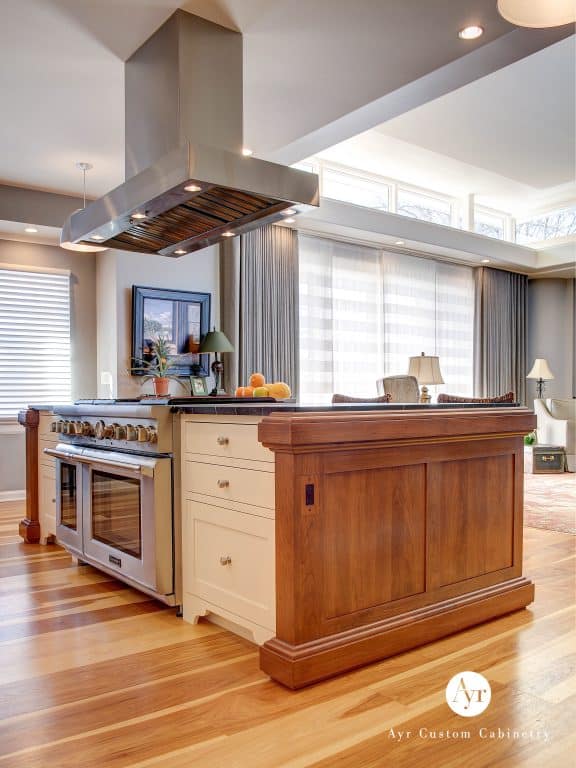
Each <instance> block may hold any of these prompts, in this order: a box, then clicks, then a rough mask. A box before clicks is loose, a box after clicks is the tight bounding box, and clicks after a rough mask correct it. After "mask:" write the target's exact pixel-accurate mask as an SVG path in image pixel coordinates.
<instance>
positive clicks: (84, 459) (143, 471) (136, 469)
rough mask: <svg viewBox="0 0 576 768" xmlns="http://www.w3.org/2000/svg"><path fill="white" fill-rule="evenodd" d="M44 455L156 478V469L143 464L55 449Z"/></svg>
mask: <svg viewBox="0 0 576 768" xmlns="http://www.w3.org/2000/svg"><path fill="white" fill-rule="evenodd" d="M44 453H47V454H48V455H49V456H54V457H55V458H57V459H64V460H65V461H79V462H81V463H82V464H96V465H97V464H103V465H104V466H106V467H114V468H115V469H123V470H128V471H130V472H131V473H133V474H139V475H146V476H148V477H154V469H153V468H152V467H144V466H142V465H141V464H128V463H127V462H122V461H107V460H106V459H100V458H98V459H95V458H94V457H89V456H81V455H78V454H77V453H67V452H66V451H55V450H54V449H53V448H44Z"/></svg>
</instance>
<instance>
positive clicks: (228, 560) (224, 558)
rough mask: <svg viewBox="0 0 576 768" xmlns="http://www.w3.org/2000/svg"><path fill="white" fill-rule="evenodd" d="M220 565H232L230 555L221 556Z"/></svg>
mask: <svg viewBox="0 0 576 768" xmlns="http://www.w3.org/2000/svg"><path fill="white" fill-rule="evenodd" d="M220 565H232V558H231V557H230V555H221V557H220Z"/></svg>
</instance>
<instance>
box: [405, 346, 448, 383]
mask: <svg viewBox="0 0 576 768" xmlns="http://www.w3.org/2000/svg"><path fill="white" fill-rule="evenodd" d="M408 376H415V377H416V379H417V381H418V384H444V379H443V378H442V374H441V373H440V362H439V359H438V358H437V357H434V356H432V355H425V354H424V352H422V354H421V355H419V356H418V357H411V358H410V365H409V367H408Z"/></svg>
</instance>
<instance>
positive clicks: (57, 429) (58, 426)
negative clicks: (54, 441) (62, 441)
mask: <svg viewBox="0 0 576 768" xmlns="http://www.w3.org/2000/svg"><path fill="white" fill-rule="evenodd" d="M63 424H64V422H63V421H62V419H60V421H57V422H56V432H62V425H63Z"/></svg>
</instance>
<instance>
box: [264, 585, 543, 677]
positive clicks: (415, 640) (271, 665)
mask: <svg viewBox="0 0 576 768" xmlns="http://www.w3.org/2000/svg"><path fill="white" fill-rule="evenodd" d="M533 600H534V584H533V583H532V582H531V581H529V580H528V579H526V578H524V577H519V578H516V579H512V580H511V581H508V582H504V583H503V584H499V585H496V586H492V587H485V588H483V589H479V590H477V591H476V592H472V593H470V594H468V595H462V596H461V597H457V598H452V599H450V600H445V601H443V602H440V603H436V604H433V605H430V606H427V607H426V608H423V609H417V610H415V611H410V612H408V613H405V614H401V615H399V616H394V617H391V618H389V619H386V620H384V621H381V622H376V623H374V624H371V625H366V626H362V627H357V628H355V629H352V630H348V631H346V632H341V633H339V634H334V635H328V636H327V637H321V638H318V639H316V640H312V641H310V642H307V643H302V644H299V645H298V644H296V645H292V644H290V643H286V642H283V641H281V640H279V639H278V638H277V637H274V638H272V639H271V640H268V642H266V643H264V645H263V646H261V648H260V669H262V670H263V671H264V672H266V673H267V674H268V675H270V677H271V678H272V679H273V680H277V681H278V682H280V683H282V684H283V685H285V686H287V687H288V688H293V689H296V688H302V687H304V686H306V685H310V684H312V683H317V682H319V681H320V680H324V679H326V678H328V677H333V676H334V675H338V674H341V673H343V672H349V671H350V670H351V669H354V668H355V667H361V666H363V665H364V664H369V663H371V662H374V661H380V660H381V659H385V658H387V657H388V656H395V655H396V654H398V653H403V652H404V651H408V650H410V649H412V648H416V647H418V646H420V645H425V644H426V643H430V642H433V641H434V640H439V639H440V638H442V637H447V636H448V635H453V634H454V633H455V632H459V631H460V630H463V629H467V628H468V627H473V626H474V625H476V624H482V623H483V622H485V621H490V620H491V619H494V618H496V617H498V616H502V615H504V614H506V613H511V612H512V611H517V610H520V609H521V608H525V607H526V606H527V605H529V604H530V603H531V602H532V601H533Z"/></svg>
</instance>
